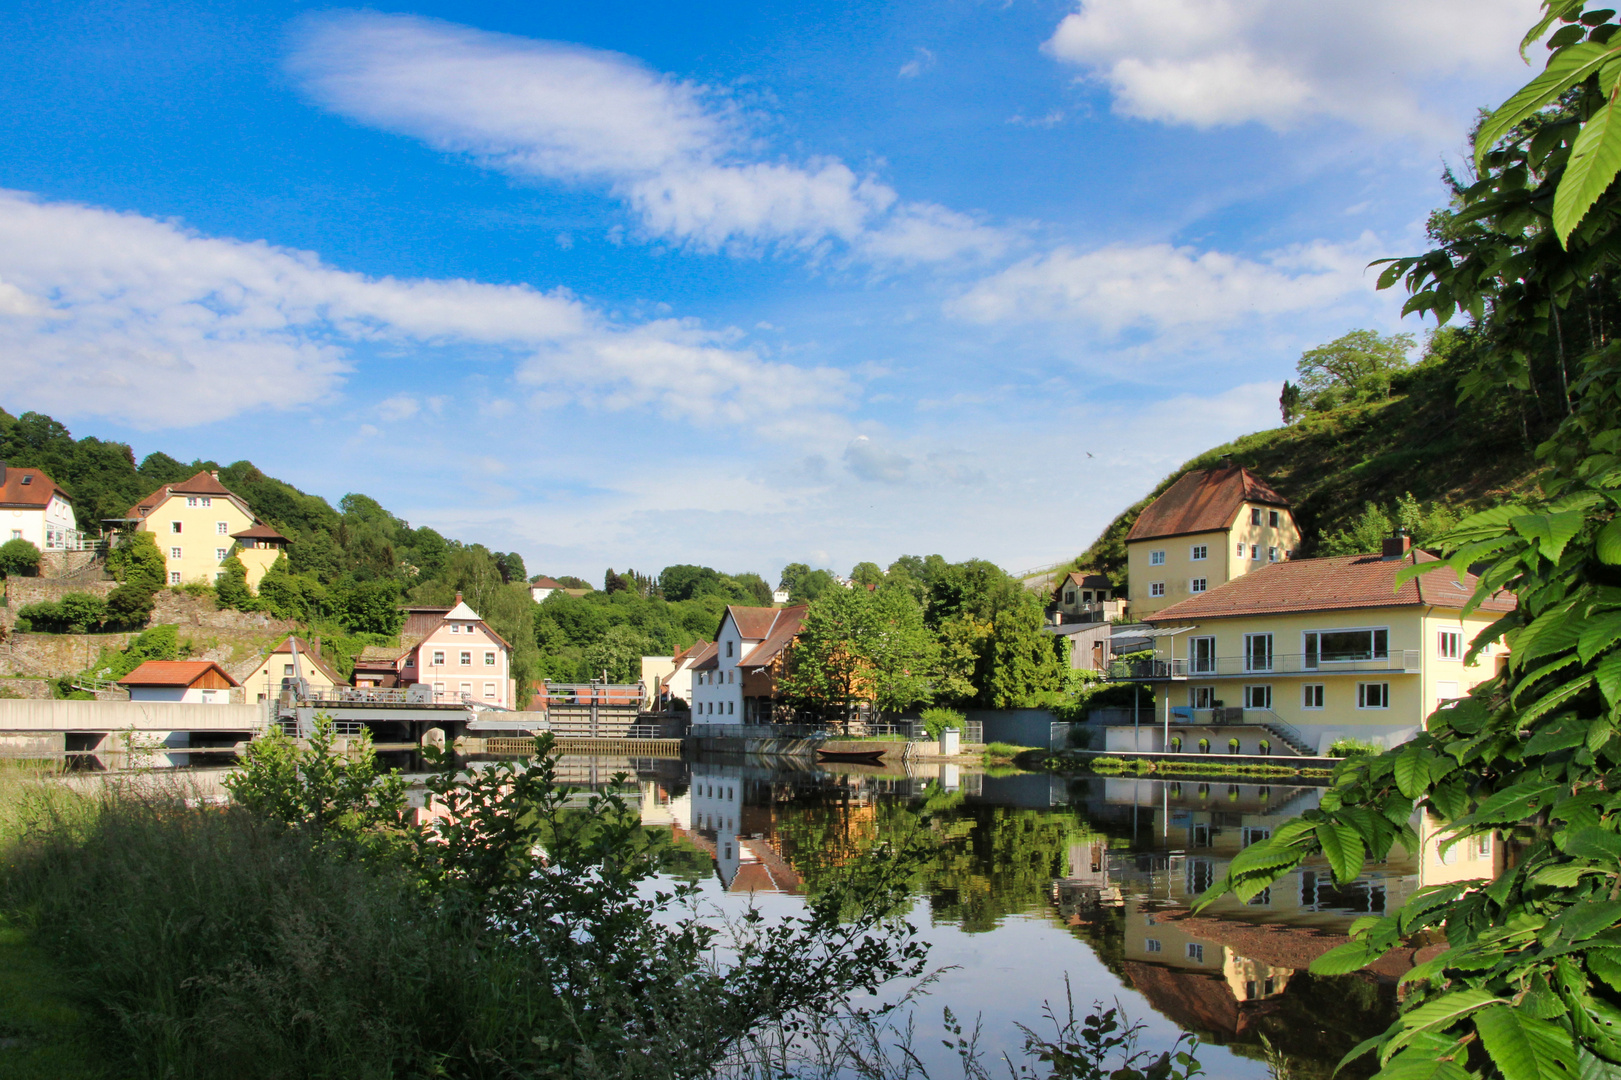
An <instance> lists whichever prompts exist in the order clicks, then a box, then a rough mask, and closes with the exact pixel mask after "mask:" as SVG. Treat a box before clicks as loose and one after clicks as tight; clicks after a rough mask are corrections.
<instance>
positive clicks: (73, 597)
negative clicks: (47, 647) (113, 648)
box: [17, 593, 107, 634]
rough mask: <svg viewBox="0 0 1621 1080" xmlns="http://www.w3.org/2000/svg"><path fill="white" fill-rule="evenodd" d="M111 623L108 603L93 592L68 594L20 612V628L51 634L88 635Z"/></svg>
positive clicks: (18, 616) (18, 613)
mask: <svg viewBox="0 0 1621 1080" xmlns="http://www.w3.org/2000/svg"><path fill="white" fill-rule="evenodd" d="M106 622H107V602H106V601H105V600H103V599H102V598H101V597H99V596H95V595H92V594H91V593H68V594H67V595H66V596H64V597H62V599H60V600H46V601H43V602H41V603H38V604H28V605H25V606H24V607H23V608H22V610H20V611H18V612H17V629H19V630H22V631H24V632H27V631H29V630H38V631H43V632H45V633H47V634H88V633H90V632H91V631H93V630H100V629H101V628H102V626H103V624H104V623H106Z"/></svg>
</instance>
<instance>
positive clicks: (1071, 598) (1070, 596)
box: [1064, 589, 1075, 604]
mask: <svg viewBox="0 0 1621 1080" xmlns="http://www.w3.org/2000/svg"><path fill="white" fill-rule="evenodd" d="M1074 602H1075V590H1074V589H1071V590H1069V592H1067V593H1065V594H1064V603H1066V604H1073V603H1074Z"/></svg>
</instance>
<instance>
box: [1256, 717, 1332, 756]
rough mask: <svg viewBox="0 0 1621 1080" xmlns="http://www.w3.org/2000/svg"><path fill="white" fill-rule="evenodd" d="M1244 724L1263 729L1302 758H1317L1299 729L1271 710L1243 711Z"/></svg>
mask: <svg viewBox="0 0 1621 1080" xmlns="http://www.w3.org/2000/svg"><path fill="white" fill-rule="evenodd" d="M1244 723H1246V724H1250V725H1252V726H1254V727H1259V728H1265V729H1266V730H1267V731H1269V732H1271V733H1272V734H1274V735H1276V736H1277V737H1278V741H1279V742H1281V743H1283V744H1284V745H1285V746H1287V747H1288V748H1289V749H1291V750H1293V751H1294V752H1295V753H1297V754H1300V755H1301V756H1303V757H1316V756H1317V748H1316V747H1315V746H1313V745H1311V744H1310V743H1308V742H1307V741H1306V737H1305V736H1304V735H1302V734H1301V733H1300V729H1299V728H1297V727H1295V726H1294V725H1293V724H1291V723H1289V722H1288V721H1287V720H1285V719H1284V718H1283V717H1281V716H1279V715H1278V714H1277V713H1275V712H1273V711H1272V710H1271V709H1245V710H1244Z"/></svg>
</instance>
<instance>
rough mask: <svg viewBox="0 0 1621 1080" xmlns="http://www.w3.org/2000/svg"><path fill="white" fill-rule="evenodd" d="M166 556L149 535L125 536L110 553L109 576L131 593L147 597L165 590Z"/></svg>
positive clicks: (146, 533)
mask: <svg viewBox="0 0 1621 1080" xmlns="http://www.w3.org/2000/svg"><path fill="white" fill-rule="evenodd" d="M164 567H165V563H164V561H163V552H161V551H159V550H158V542H157V540H156V539H155V538H154V537H153V536H152V534H151V533H149V532H135V533H128V534H125V535H124V536H123V537H122V538H121V539H120V540H119V542H118V543H117V545H116V546H114V547H113V549H112V550H111V551H109V552H108V553H107V572H108V573H110V574H112V576H113V577H114V579H116V580H117V581H119V582H122V583H123V584H125V585H128V586H129V587H130V588H131V589H133V590H137V591H140V592H144V593H146V594H147V595H149V596H150V595H152V594H154V593H156V592H157V591H158V590H159V589H161V588H163V586H164V582H165V573H166V572H165V569H164Z"/></svg>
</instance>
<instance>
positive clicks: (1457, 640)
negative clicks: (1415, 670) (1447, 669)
mask: <svg viewBox="0 0 1621 1080" xmlns="http://www.w3.org/2000/svg"><path fill="white" fill-rule="evenodd" d="M1437 651H1438V652H1439V654H1440V656H1441V659H1443V660H1461V659H1463V631H1462V630H1443V631H1441V635H1440V638H1439V639H1438V640H1437Z"/></svg>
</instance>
